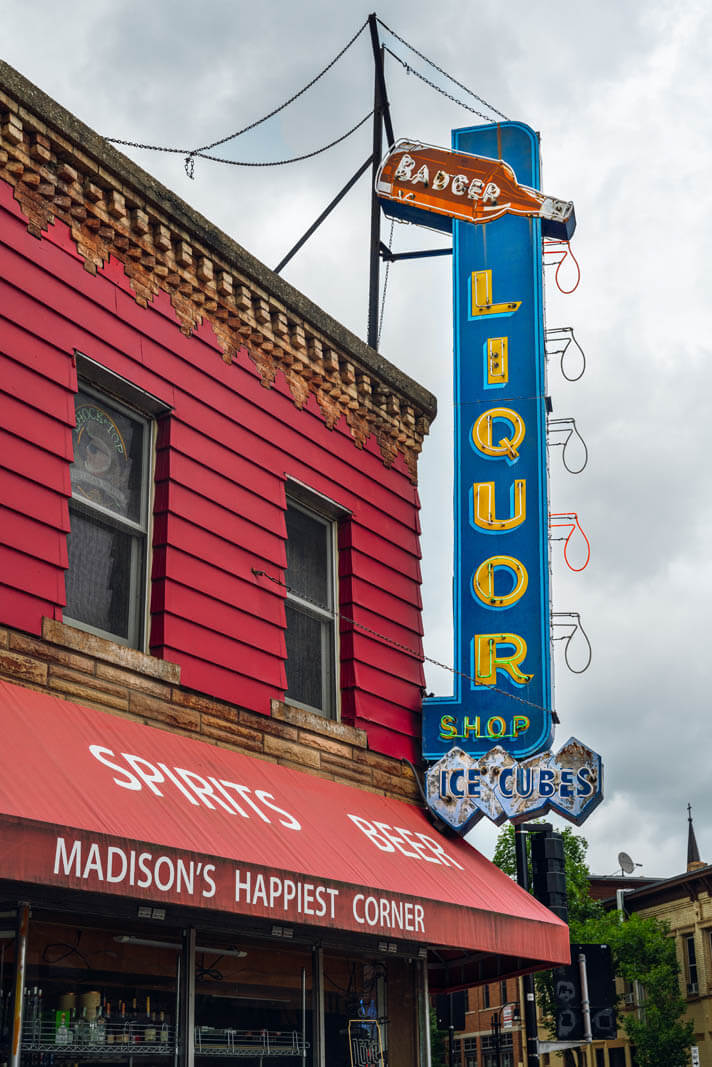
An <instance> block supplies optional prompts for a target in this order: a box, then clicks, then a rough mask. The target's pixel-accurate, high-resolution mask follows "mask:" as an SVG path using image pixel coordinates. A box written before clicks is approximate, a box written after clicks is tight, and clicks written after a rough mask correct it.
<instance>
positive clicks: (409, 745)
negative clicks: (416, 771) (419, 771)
mask: <svg viewBox="0 0 712 1067" xmlns="http://www.w3.org/2000/svg"><path fill="white" fill-rule="evenodd" d="M354 726H355V727H356V729H357V730H363V731H364V732H365V733H366V734H367V735H368V744H369V747H370V748H372V749H374V750H375V751H376V752H382V753H383V754H384V755H385V756H394V757H395V758H396V759H409V760H410V761H411V763H417V762H418V761H419V760H420V741H419V739H418V738H416V737H406V736H405V735H404V734H398V733H394V732H393V730H389V729H388V727H387V726H379V725H378V724H377V723H373V722H367V721H366V720H365V719H356V720H355V721H354Z"/></svg>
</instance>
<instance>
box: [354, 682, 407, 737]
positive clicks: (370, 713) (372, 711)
mask: <svg viewBox="0 0 712 1067" xmlns="http://www.w3.org/2000/svg"><path fill="white" fill-rule="evenodd" d="M351 692H352V693H353V692H354V690H351ZM355 695H356V705H355V706H356V718H358V719H361V720H362V721H363V722H369V723H376V724H380V725H381V726H387V727H388V728H389V729H391V730H393V731H394V732H396V733H400V734H404V735H407V736H411V735H412V736H418V735H419V734H420V710H419V709H418V710H416V711H411V710H409V709H408V708H403V707H401V705H400V704H391V703H390V702H389V701H387V700H384V699H383V697H381V696H376V695H374V694H373V693H365V692H363V691H362V690H359V691H356V694H355Z"/></svg>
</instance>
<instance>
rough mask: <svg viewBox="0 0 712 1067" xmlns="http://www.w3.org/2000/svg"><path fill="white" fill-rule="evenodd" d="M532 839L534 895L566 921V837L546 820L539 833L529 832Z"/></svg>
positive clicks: (567, 914) (567, 918)
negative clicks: (553, 828) (554, 829)
mask: <svg viewBox="0 0 712 1067" xmlns="http://www.w3.org/2000/svg"><path fill="white" fill-rule="evenodd" d="M529 838H530V841H531V847H532V888H533V890H534V896H535V897H536V899H537V900H539V901H541V903H542V904H545V905H546V907H547V908H548V909H549V910H550V911H553V913H554V915H558V916H559V918H560V919H563V920H564V922H565V923H567V922H568V921H569V910H568V907H567V904H566V864H565V861H564V839H563V837H562V836H561V834H557V833H555V832H554V831H553V830H552V829H551V827H550V826H549V825H547V824H546V823H544V824H543V825H542V826H541V828H540V829H537V831H536V833H534V832H532V833H530V835H529Z"/></svg>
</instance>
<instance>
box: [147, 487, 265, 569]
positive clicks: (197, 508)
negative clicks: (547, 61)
mask: <svg viewBox="0 0 712 1067" xmlns="http://www.w3.org/2000/svg"><path fill="white" fill-rule="evenodd" d="M205 488H206V489H207V486H206V487H205ZM239 496H242V499H243V502H244V503H245V504H246V505H247V508H250V505H251V503H252V501H248V500H247V499H246V497H247V494H239V492H238V491H237V490H235V491H234V492H233V493H230V497H231V498H232V499H230V507H229V508H228V507H225V506H224V505H223V503H222V500H221V502H220V503H219V504H218V503H215V502H214V501H213V500H210V499H209V497H208V496H206V495H202V494H201V493H197V492H192V491H191V490H190V489H186V488H185V487H184V486H182V485H179V484H178V483H177V482H173V481H171V482H161V483H160V485H158V486H157V487H156V511H157V512H161V511H168V512H170V514H171V515H177V516H180V518H185V519H188V520H189V521H192V522H194V523H196V524H197V525H198V526H201V527H202V528H203V529H205V530H210V531H211V532H214V533H216V534H217V535H218V536H219V537H222V538H224V539H225V540H226V541H229V542H230V543H231V544H237V545H252V544H255V543H259V545H260V554H261V555H262V556H263V557H264V558H265V559H270V560H273V561H274V562H275V563H276V564H277V566H284V565H285V564H286V554H285V551H284V536H285V526H284V515H283V512H282V511H280V510H278V509H277V508H270V507H269V506H268V505H266V504H265V502H264V501H261V500H259V499H258V501H257V503H258V506H257V507H256V508H254V509H250V510H245V511H244V512H240V511H235V510H233V508H234V505H235V503H236V500H235V497H238V498H239ZM223 499H224V497H223ZM245 515H248V516H249V518H245V517H244V516H245ZM261 517H262V518H263V521H262V522H260V518H261Z"/></svg>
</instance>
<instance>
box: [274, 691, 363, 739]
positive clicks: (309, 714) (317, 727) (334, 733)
mask: <svg viewBox="0 0 712 1067" xmlns="http://www.w3.org/2000/svg"><path fill="white" fill-rule="evenodd" d="M272 718H273V719H278V720H279V721H280V722H287V723H290V725H292V726H297V727H300V728H301V729H303V730H309V731H310V732H311V733H314V734H322V735H323V736H325V737H333V738H335V739H336V740H338V741H345V742H346V743H347V744H349V745H354V747H356V748H364V749H365V748H367V747H368V739H367V737H366V733H365V731H364V730H357V729H356V727H355V726H347V725H346V723H343V722H336V721H335V720H334V719H325V718H324V716H323V715H317V713H316V712H314V711H305V709H304V708H298V707H295V705H294V704H285V703H284V701H282V700H273V701H272Z"/></svg>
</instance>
